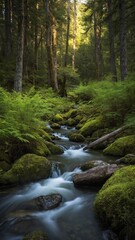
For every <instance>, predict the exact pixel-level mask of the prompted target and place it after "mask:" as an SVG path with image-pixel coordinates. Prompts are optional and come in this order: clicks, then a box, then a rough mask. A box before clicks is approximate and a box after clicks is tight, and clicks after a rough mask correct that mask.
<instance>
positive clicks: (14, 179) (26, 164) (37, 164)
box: [3, 154, 51, 184]
mask: <svg viewBox="0 0 135 240" xmlns="http://www.w3.org/2000/svg"><path fill="white" fill-rule="evenodd" d="M50 172H51V163H50V161H49V160H47V159H46V158H45V157H42V156H37V155H35V154H26V155H24V156H22V157H21V158H20V159H18V160H17V161H16V162H15V163H14V164H13V166H12V168H11V169H10V170H9V171H7V172H6V173H5V174H4V175H3V177H4V181H5V183H7V184H8V183H11V184H19V183H20V184H21V183H28V182H32V181H37V180H40V179H43V178H47V177H49V175H50Z"/></svg>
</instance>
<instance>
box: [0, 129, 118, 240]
mask: <svg viewBox="0 0 135 240" xmlns="http://www.w3.org/2000/svg"><path fill="white" fill-rule="evenodd" d="M70 131H72V129H68V128H67V127H65V126H63V127H61V129H60V130H57V132H55V134H54V135H55V137H57V140H56V143H57V144H58V145H60V146H61V147H62V148H63V149H64V153H63V154H61V155H57V156H56V155H54V156H51V157H50V160H51V161H52V173H51V176H50V177H49V178H48V179H45V180H44V179H43V180H41V181H38V182H35V183H30V184H26V185H25V186H22V187H21V186H20V188H19V189H18V188H14V189H13V188H12V189H8V190H6V191H4V192H1V197H0V236H1V239H2V240H22V239H32V236H30V237H29V238H24V236H25V235H26V234H29V233H30V232H33V231H42V232H44V233H45V234H46V233H47V236H48V237H46V235H42V236H41V239H42V240H45V239H46V238H47V239H49V240H54V239H55V240H63V239H64V240H83V239H85V240H111V239H116V236H115V234H113V233H112V232H110V231H108V230H104V229H102V228H101V226H100V224H99V222H98V220H97V218H96V215H95V212H94V209H93V202H94V200H95V196H96V194H97V192H98V190H99V187H100V186H101V185H102V184H103V183H104V182H105V181H106V179H108V178H109V177H110V176H111V175H112V174H113V172H114V171H115V170H117V168H118V167H117V165H116V164H114V165H108V164H107V163H106V160H108V157H105V156H104V155H102V153H101V152H95V151H91V152H87V151H84V150H83V147H84V145H83V143H82V144H81V143H74V142H72V141H69V139H68V134H69V132H70ZM85 162H86V164H84V163H85ZM90 162H91V163H92V164H93V166H94V168H92V169H90V170H88V171H87V172H85V173H82V170H81V168H82V169H83V168H87V167H88V163H90ZM80 167H81V168H80ZM73 181H74V183H73ZM74 184H75V186H77V188H76V187H75V186H74ZM82 185H84V187H85V188H84V187H83V189H82V188H81V189H80V188H78V187H80V186H81V187H82ZM39 235H40V233H39Z"/></svg>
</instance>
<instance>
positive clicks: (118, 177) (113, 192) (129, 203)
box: [95, 166, 135, 239]
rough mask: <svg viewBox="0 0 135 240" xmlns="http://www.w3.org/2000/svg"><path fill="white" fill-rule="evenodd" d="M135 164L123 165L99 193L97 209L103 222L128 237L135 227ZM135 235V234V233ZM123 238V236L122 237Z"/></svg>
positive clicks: (96, 202)
mask: <svg viewBox="0 0 135 240" xmlns="http://www.w3.org/2000/svg"><path fill="white" fill-rule="evenodd" d="M134 206H135V166H128V167H123V168H122V169H120V170H117V171H116V173H115V174H114V175H113V176H112V177H111V178H110V179H109V180H108V181H107V182H106V183H105V184H104V186H103V187H102V189H101V190H100V191H99V193H98V194H97V197H96V200H95V210H96V213H97V215H98V216H99V218H100V220H101V222H102V223H104V224H105V225H107V226H111V227H112V229H113V230H115V231H116V232H118V233H119V234H120V235H121V234H122V233H125V236H126V235H127V236H128V237H129V238H128V239H134V238H131V236H133V235H134V228H135V207H134ZM134 236H135V235H134ZM122 239H123V238H122Z"/></svg>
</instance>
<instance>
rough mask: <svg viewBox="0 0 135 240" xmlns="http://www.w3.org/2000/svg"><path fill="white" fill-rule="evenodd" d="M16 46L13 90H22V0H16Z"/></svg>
mask: <svg viewBox="0 0 135 240" xmlns="http://www.w3.org/2000/svg"><path fill="white" fill-rule="evenodd" d="M17 8H18V46H17V56H16V72H15V79H14V90H15V91H17V92H21V91H22V76H23V52H24V0H20V1H18V6H17Z"/></svg>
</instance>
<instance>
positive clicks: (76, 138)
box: [69, 133, 85, 142]
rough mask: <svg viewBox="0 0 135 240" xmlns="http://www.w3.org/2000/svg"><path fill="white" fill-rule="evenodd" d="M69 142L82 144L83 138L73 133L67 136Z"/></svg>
mask: <svg viewBox="0 0 135 240" xmlns="http://www.w3.org/2000/svg"><path fill="white" fill-rule="evenodd" d="M69 140H70V141H73V142H84V141H85V138H84V136H83V135H81V134H78V133H73V134H70V135H69Z"/></svg>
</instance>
